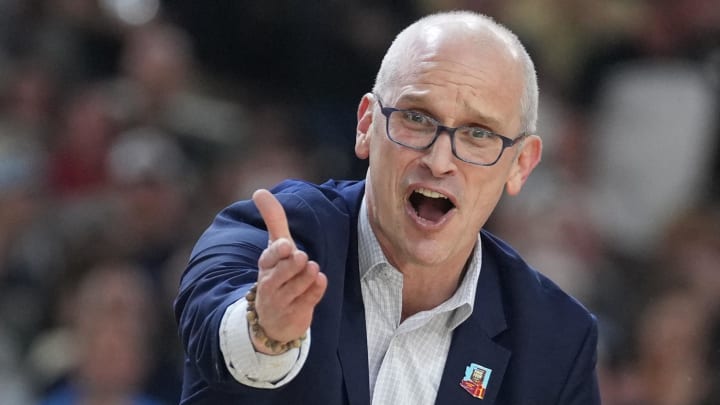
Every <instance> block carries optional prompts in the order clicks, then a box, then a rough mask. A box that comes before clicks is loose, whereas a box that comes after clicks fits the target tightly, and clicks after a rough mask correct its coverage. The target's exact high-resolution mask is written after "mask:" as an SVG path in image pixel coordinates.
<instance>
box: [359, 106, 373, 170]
mask: <svg viewBox="0 0 720 405" xmlns="http://www.w3.org/2000/svg"><path fill="white" fill-rule="evenodd" d="M374 101H375V98H374V97H373V95H372V94H371V93H366V94H365V95H364V96H363V98H362V99H361V100H360V105H359V106H358V111H357V120H358V122H357V128H356V132H357V135H356V136H355V155H356V156H357V157H358V158H360V159H367V158H368V156H370V132H369V131H370V125H371V124H372V118H373V108H372V106H373V103H374Z"/></svg>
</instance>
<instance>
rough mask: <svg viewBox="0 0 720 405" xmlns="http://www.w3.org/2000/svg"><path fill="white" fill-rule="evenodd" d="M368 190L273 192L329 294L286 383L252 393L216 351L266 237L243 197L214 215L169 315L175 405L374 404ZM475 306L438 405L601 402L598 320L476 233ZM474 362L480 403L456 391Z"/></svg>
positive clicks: (299, 186)
mask: <svg viewBox="0 0 720 405" xmlns="http://www.w3.org/2000/svg"><path fill="white" fill-rule="evenodd" d="M364 190H365V183H364V182H362V181H360V182H355V181H342V182H339V181H329V182H327V183H325V184H323V185H320V186H318V185H313V184H308V183H304V182H298V181H286V182H284V183H281V184H280V185H278V186H277V187H275V188H274V189H273V190H272V191H273V193H275V194H276V196H277V198H278V199H279V201H280V202H281V203H282V205H283V206H284V208H285V210H286V213H287V216H288V221H289V225H290V230H291V233H292V236H293V238H294V240H295V242H296V244H297V245H298V247H299V248H301V249H302V250H304V251H305V252H307V254H308V255H309V257H310V258H311V259H313V260H315V261H317V262H318V264H319V265H320V269H321V270H322V271H323V272H324V273H325V275H326V276H327V278H328V288H327V291H326V293H325V295H324V297H323V298H322V300H321V301H320V303H319V304H318V305H317V307H316V309H315V314H314V318H313V323H312V326H311V329H312V343H311V345H310V352H309V354H308V358H307V360H306V362H305V365H304V366H303V368H302V370H301V371H300V373H299V374H298V375H297V376H296V377H295V379H293V380H292V381H291V382H290V383H288V384H287V385H285V386H283V387H281V388H278V389H274V390H268V389H257V388H252V387H248V386H245V385H242V384H240V383H238V382H237V381H235V380H234V379H233V377H232V376H231V375H230V373H229V372H228V370H227V368H226V366H225V363H224V361H223V358H222V354H221V351H220V347H219V340H218V329H219V325H220V320H221V319H222V316H223V313H224V312H225V309H226V308H227V307H228V306H229V305H230V304H232V303H233V302H235V301H236V300H238V299H239V298H241V297H243V296H244V295H245V293H246V291H247V290H248V289H249V287H250V286H251V285H252V283H254V282H255V281H256V279H257V260H258V257H259V256H260V253H261V252H262V251H263V249H264V248H265V247H266V246H267V241H268V234H267V232H266V230H265V225H264V222H263V220H262V218H261V217H260V215H259V213H258V211H257V209H256V208H255V206H254V204H253V203H252V202H251V201H241V202H237V203H235V204H233V205H231V206H230V207H228V208H226V209H225V210H224V211H222V212H221V213H220V214H219V215H218V216H217V218H216V219H215V221H214V222H213V223H212V225H211V226H210V227H209V228H208V230H207V231H206V232H205V233H204V234H203V235H202V237H201V238H200V239H199V241H198V242H197V245H196V246H195V248H194V250H193V252H192V255H191V258H190V262H189V265H188V268H187V270H186V271H185V273H184V275H183V277H182V281H181V285H180V291H179V294H178V297H177V299H176V301H175V314H176V318H177V322H178V327H179V332H180V335H181V339H182V342H183V344H184V347H185V351H186V361H185V376H184V382H183V392H182V401H181V403H182V404H253V405H260V404H276V405H288V404H322V405H334V404H348V405H366V404H369V403H370V398H369V396H370V395H369V384H368V354H367V338H366V331H365V314H364V307H363V301H362V295H361V292H360V280H359V271H358V250H357V222H358V221H357V217H358V213H359V210H360V202H361V200H362V196H363V194H364ZM481 240H482V249H483V250H482V254H483V257H482V270H481V272H480V278H479V281H478V286H477V295H476V298H475V302H476V304H475V310H474V311H473V313H472V315H471V316H470V318H468V319H467V320H466V321H465V322H463V323H462V324H461V325H460V326H458V327H457V328H456V330H455V331H454V332H453V337H452V343H451V346H450V351H449V353H448V357H447V361H446V364H445V369H444V373H443V376H442V380H441V382H440V386H439V389H438V394H437V398H436V403H437V404H476V405H477V404H486V405H487V404H496V405H500V404H507V405H524V404H553V405H555V404H578V405H592V404H599V403H600V399H599V394H598V387H597V379H596V376H595V362H596V345H597V323H596V320H595V318H594V317H593V316H592V315H591V314H590V313H589V312H588V311H587V310H586V309H585V308H583V307H582V306H581V305H580V304H579V303H578V302H577V301H575V300H574V299H572V298H571V297H569V296H568V295H566V294H565V293H563V292H562V291H561V290H560V289H559V288H558V287H557V286H556V285H555V284H554V283H552V282H551V281H550V280H548V279H547V278H546V277H544V276H543V275H541V274H539V273H538V272H536V271H534V270H532V269H531V268H530V267H528V265H526V264H525V263H524V262H523V260H522V259H521V258H520V257H519V256H518V254H517V253H516V252H515V251H514V250H513V249H512V248H510V247H509V246H508V245H507V244H505V243H504V242H502V241H500V240H499V239H497V238H496V237H494V236H492V235H491V234H489V233H488V232H486V231H481ZM471 363H476V364H479V365H482V366H484V367H486V368H489V369H491V370H492V372H491V378H490V380H489V382H488V384H487V390H486V393H485V396H484V398H483V399H482V400H480V399H477V398H475V397H473V396H471V395H470V394H469V393H468V392H467V391H465V389H463V388H462V387H461V386H460V381H461V380H462V379H463V378H464V376H465V370H466V367H468V366H469V365H470V364H471Z"/></svg>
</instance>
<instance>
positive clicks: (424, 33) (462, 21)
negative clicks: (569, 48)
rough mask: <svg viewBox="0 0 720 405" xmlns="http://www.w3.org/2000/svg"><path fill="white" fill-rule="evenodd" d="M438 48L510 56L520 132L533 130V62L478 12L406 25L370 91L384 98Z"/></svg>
mask: <svg viewBox="0 0 720 405" xmlns="http://www.w3.org/2000/svg"><path fill="white" fill-rule="evenodd" d="M440 51H443V52H445V53H454V54H457V55H463V54H467V53H470V52H474V53H481V54H483V55H485V54H487V55H492V56H493V57H495V58H502V59H507V60H510V61H511V62H512V64H514V65H515V66H517V68H518V72H519V74H520V75H521V78H522V79H521V80H522V82H523V83H522V85H523V91H522V96H521V98H520V100H519V103H520V106H519V110H520V114H521V117H520V120H521V123H522V127H523V128H522V129H523V132H526V133H531V134H534V133H535V132H536V125H537V108H538V107H537V106H538V85H537V78H536V73H535V66H534V64H533V62H532V60H531V59H530V56H529V55H528V53H527V51H526V50H525V47H524V46H523V45H522V43H521V42H520V40H519V39H518V38H517V36H516V35H515V34H513V33H512V32H511V31H510V30H508V29H507V28H505V27H504V26H502V25H500V24H498V23H496V22H495V21H494V20H492V19H491V18H489V17H487V16H485V15H482V14H476V13H473V12H469V11H453V12H445V13H438V14H432V15H429V16H427V17H424V18H422V19H420V20H418V21H416V22H415V23H413V24H412V25H410V26H408V27H407V28H406V29H405V30H403V31H402V32H400V34H398V36H397V37H396V38H395V40H394V41H393V43H392V45H391V46H390V48H389V49H388V51H387V53H386V54H385V57H384V58H383V61H382V64H381V65H380V70H379V71H378V74H377V78H376V80H375V86H374V87H373V92H374V93H376V94H379V95H381V97H388V95H389V94H388V93H392V92H393V91H394V90H395V89H396V88H395V87H396V86H397V84H398V83H403V81H404V80H403V79H405V78H406V77H407V76H408V75H409V74H410V73H411V71H412V68H413V66H414V65H415V63H416V62H417V61H419V60H421V59H422V57H423V55H424V54H425V53H427V52H440ZM388 98H389V97H388Z"/></svg>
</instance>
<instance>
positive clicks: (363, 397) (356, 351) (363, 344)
mask: <svg viewBox="0 0 720 405" xmlns="http://www.w3.org/2000/svg"><path fill="white" fill-rule="evenodd" d="M363 190H364V183H361V184H359V187H352V190H348V191H350V192H349V193H346V194H345V198H346V200H347V203H348V205H349V207H348V208H349V211H350V213H351V217H350V246H349V248H348V258H347V264H346V269H347V273H346V274H345V287H344V288H345V291H344V297H343V308H342V314H341V320H340V341H339V342H338V357H339V359H340V364H341V366H342V370H343V377H344V378H345V388H346V390H347V393H348V400H349V404H350V405H367V404H369V403H370V382H369V374H370V373H369V371H368V350H367V334H366V330H365V307H364V305H363V301H362V291H361V289H360V271H359V269H358V247H357V215H358V211H359V210H360V201H361V199H362V195H363V193H362V191H363ZM319 388H320V389H322V387H319Z"/></svg>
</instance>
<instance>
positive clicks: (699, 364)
mask: <svg viewBox="0 0 720 405" xmlns="http://www.w3.org/2000/svg"><path fill="white" fill-rule="evenodd" d="M709 325H710V323H709V319H708V313H707V312H705V311H703V310H702V305H700V303H699V302H698V301H697V299H696V297H695V296H694V295H692V293H689V292H688V291H682V290H680V291H671V292H668V293H666V294H664V295H661V296H659V297H658V299H656V300H654V301H653V302H652V304H651V305H650V306H649V307H648V308H647V310H646V312H645V313H644V314H643V316H642V320H641V322H640V325H639V331H638V338H637V348H638V354H637V356H638V357H637V364H636V372H637V380H636V381H637V383H638V388H639V390H638V394H639V397H640V398H639V401H638V402H637V403H639V404H647V405H676V404H683V405H700V404H710V403H715V401H714V400H715V399H717V398H712V397H710V396H709V395H708V394H709V392H710V388H711V386H712V384H716V383H717V381H716V380H714V379H713V377H714V376H715V375H716V374H715V373H711V372H710V368H709V367H708V364H707V358H708V357H707V354H708V353H709V351H710V346H709V345H710V344H712V343H713V342H711V341H710V339H709V336H710V335H709V331H708V327H709Z"/></svg>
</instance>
